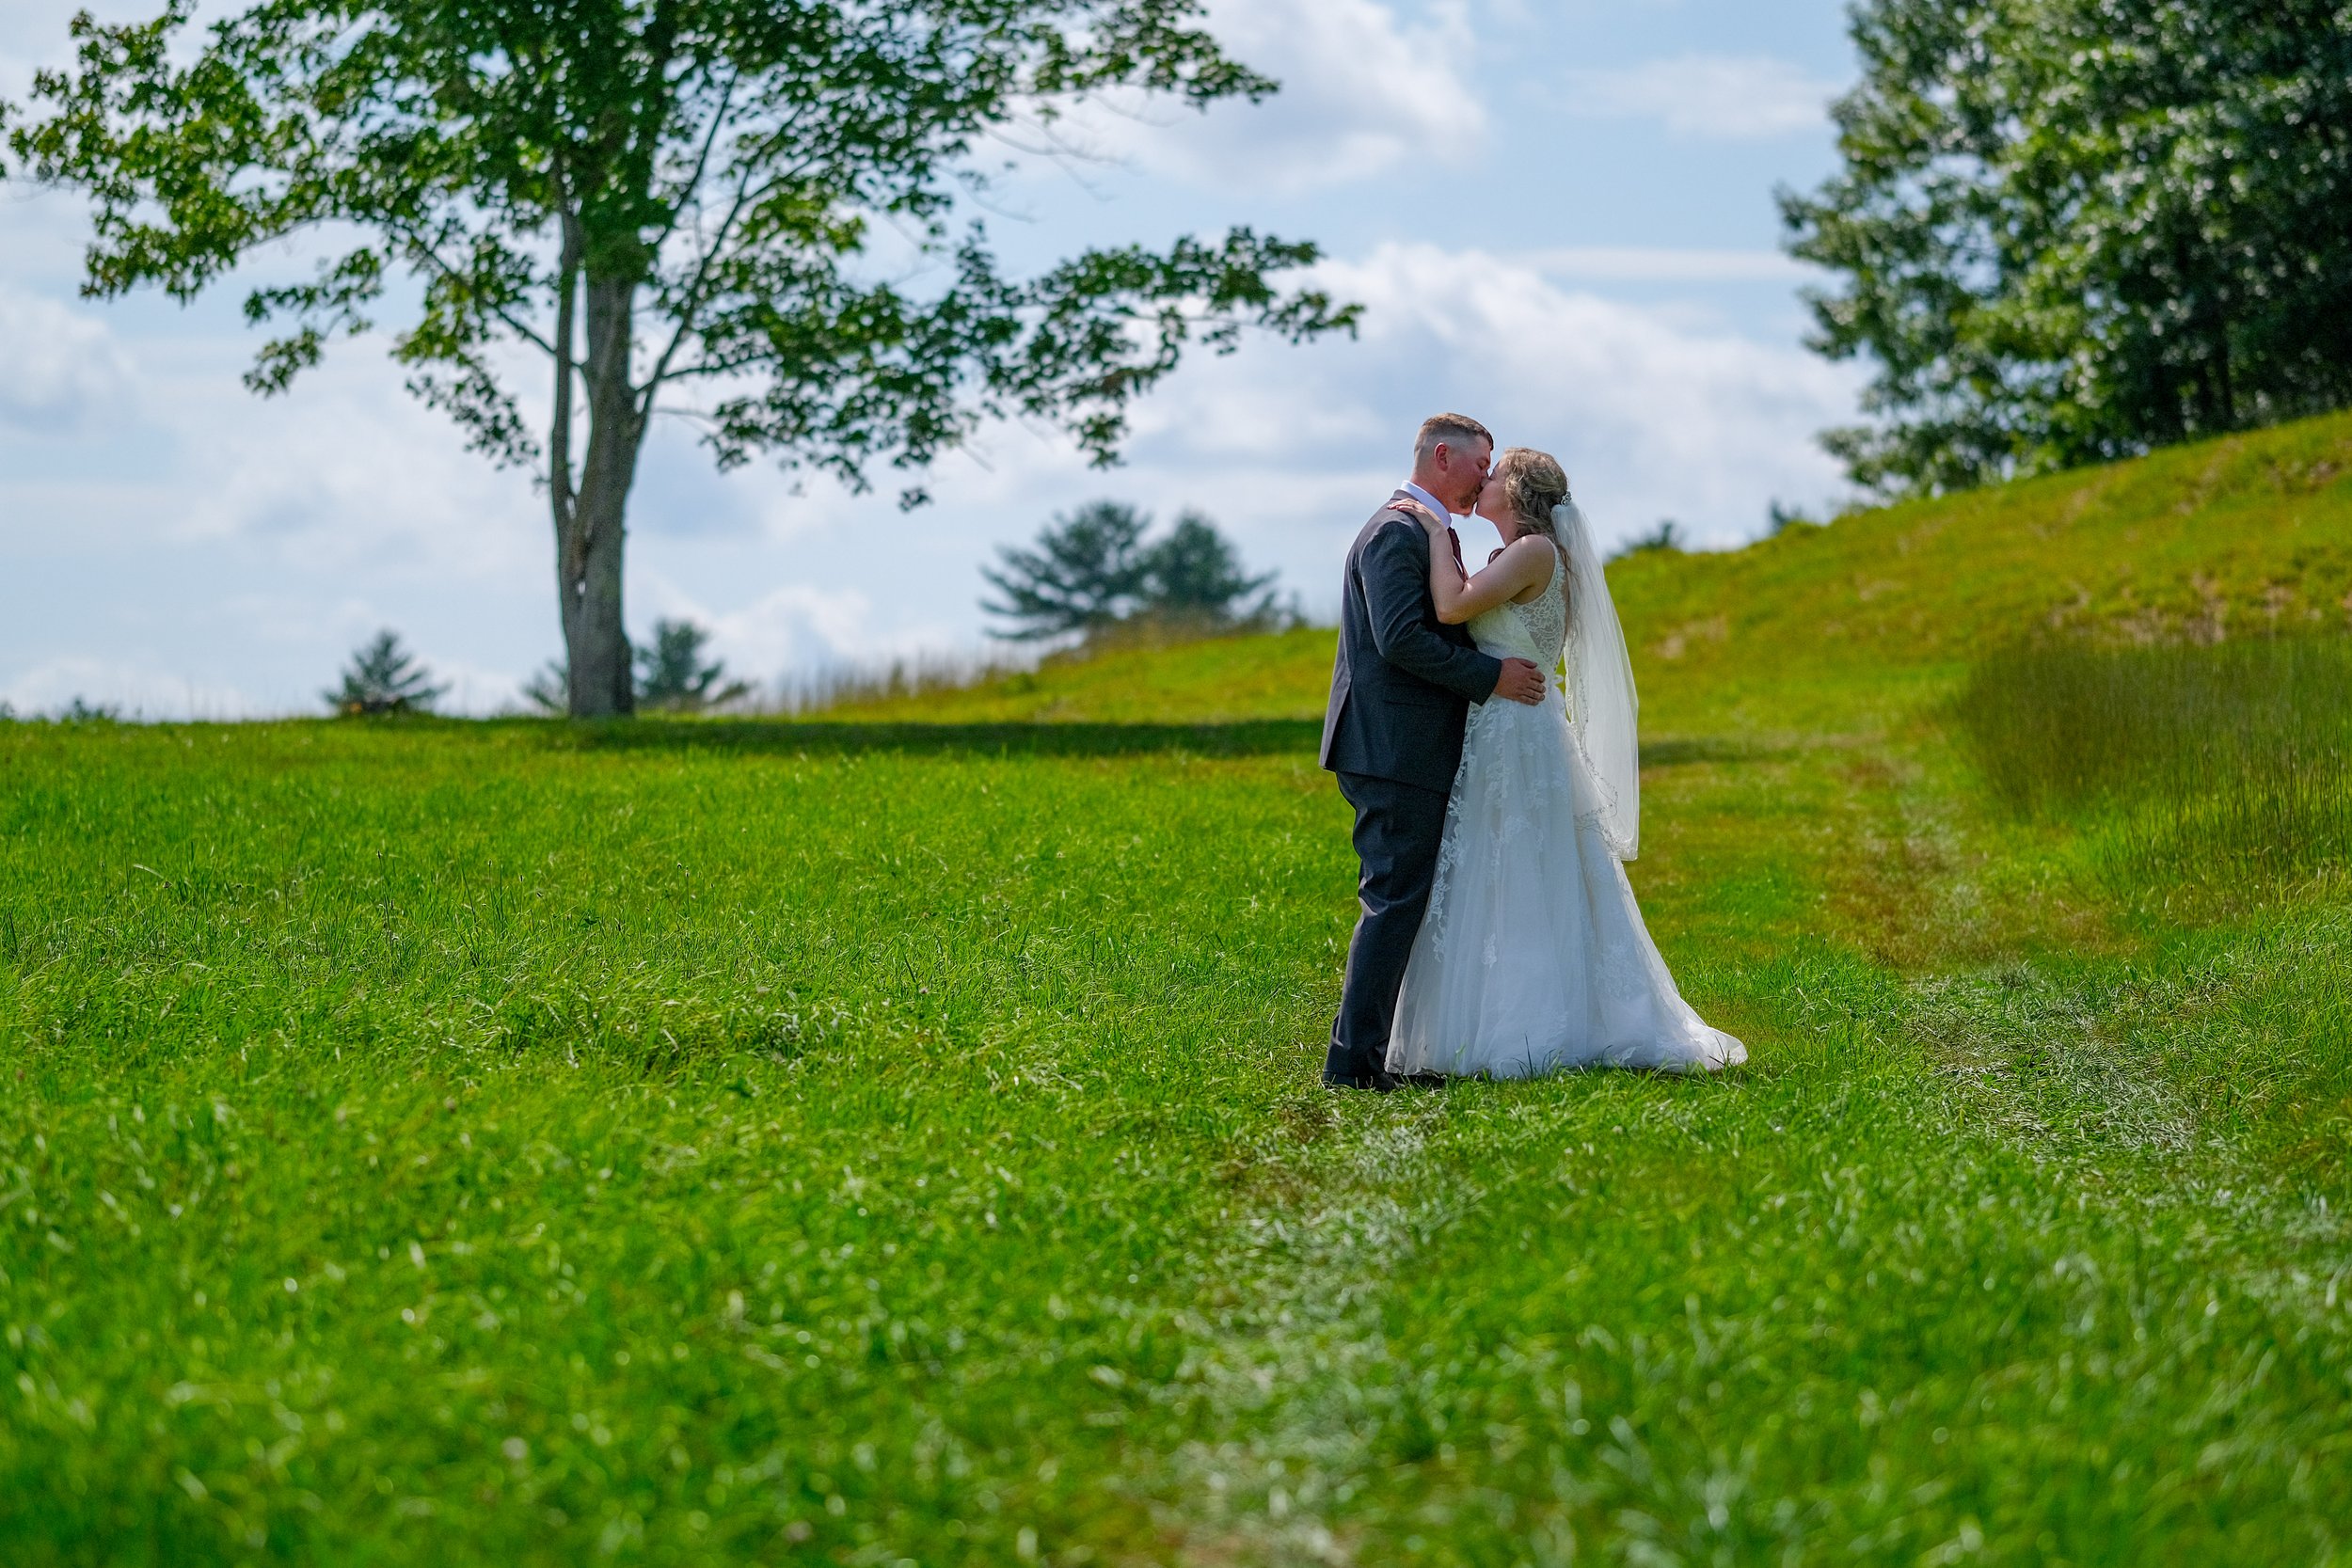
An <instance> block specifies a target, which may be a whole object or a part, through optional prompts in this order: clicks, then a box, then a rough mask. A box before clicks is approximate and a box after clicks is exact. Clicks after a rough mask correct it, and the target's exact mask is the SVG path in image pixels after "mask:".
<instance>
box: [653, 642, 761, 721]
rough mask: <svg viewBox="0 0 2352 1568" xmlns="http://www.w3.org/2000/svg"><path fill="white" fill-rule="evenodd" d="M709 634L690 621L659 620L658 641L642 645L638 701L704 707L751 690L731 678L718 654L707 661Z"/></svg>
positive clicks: (690, 709)
mask: <svg viewBox="0 0 2352 1568" xmlns="http://www.w3.org/2000/svg"><path fill="white" fill-rule="evenodd" d="M709 640H710V634H709V633H708V632H707V631H705V630H704V629H703V628H702V627H700V626H696V625H694V623H693V622H691V621H656V622H655V623H654V624H653V641H652V642H651V643H650V644H648V645H647V646H644V647H642V648H639V649H638V650H637V701H638V702H639V703H640V704H641V705H644V706H646V707H650V708H656V709H659V710H660V711H662V712H665V713H700V712H702V711H703V710H704V709H705V708H711V707H717V706H719V705H722V704H724V703H731V702H733V701H734V700H735V699H736V698H738V697H740V696H743V695H744V694H745V693H747V692H749V691H750V690H751V685H750V683H749V682H747V681H731V680H729V679H727V672H726V666H725V665H724V664H723V663H722V662H721V661H720V660H718V659H715V658H714V659H712V660H711V661H710V662H709V663H707V664H706V663H704V662H703V644H704V643H706V642H707V641H709Z"/></svg>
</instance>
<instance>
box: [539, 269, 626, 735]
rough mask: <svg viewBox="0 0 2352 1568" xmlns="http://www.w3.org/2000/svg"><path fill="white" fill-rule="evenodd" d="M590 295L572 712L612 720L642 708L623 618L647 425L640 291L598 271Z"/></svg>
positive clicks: (562, 580)
mask: <svg viewBox="0 0 2352 1568" xmlns="http://www.w3.org/2000/svg"><path fill="white" fill-rule="evenodd" d="M585 293H586V296H587V298H586V304H587V308H588V309H587V315H588V358H587V362H586V364H585V365H584V366H583V367H582V369H583V371H584V372H585V378H586V381H587V391H588V400H587V401H588V455H587V461H586V462H585V463H583V464H582V465H581V467H580V493H579V495H578V496H577V497H576V498H575V499H574V500H573V503H572V506H571V508H570V518H569V526H568V527H565V526H564V523H563V522H562V521H559V524H558V528H559V531H561V532H562V533H563V534H564V538H563V540H562V542H561V545H560V547H559V549H558V552H557V574H556V576H557V591H558V592H559V593H560V594H562V596H563V610H564V652H565V657H567V658H568V660H569V664H570V675H571V679H570V683H569V684H570V693H569V695H570V704H571V715H572V717H573V718H575V719H609V718H612V717H614V716H616V715H622V714H628V713H633V712H635V711H636V708H637V699H636V690H635V688H634V686H633V685H632V683H631V681H630V673H629V646H628V631H627V629H626V628H625V626H624V625H623V622H622V618H621V564H622V562H621V557H622V546H623V542H624V541H625V539H626V538H627V530H626V528H625V527H624V518H625V516H626V515H627V512H628V490H629V485H630V484H631V483H634V482H635V480H636V477H637V453H638V449H639V446H640V443H641V442H642V440H643V438H644V420H643V419H642V418H641V417H640V415H639V413H638V409H637V396H636V389H635V388H632V387H631V386H630V385H629V379H628V372H629V347H630V343H631V341H632V338H633V333H634V323H633V321H632V319H631V317H632V312H633V309H634V306H635V297H636V293H637V285H636V284H635V283H634V282H633V281H628V280H615V279H611V278H599V277H596V276H594V274H593V273H592V274H591V275H590V277H589V278H588V284H587V289H586V291H585Z"/></svg>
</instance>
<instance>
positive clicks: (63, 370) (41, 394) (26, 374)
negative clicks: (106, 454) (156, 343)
mask: <svg viewBox="0 0 2352 1568" xmlns="http://www.w3.org/2000/svg"><path fill="white" fill-rule="evenodd" d="M0 343H5V344H6V345H8V373H7V374H6V375H4V376H0V426H7V427H9V428H13V429H16V430H20V431H24V432H25V433H27V434H31V435H40V436H48V435H60V434H69V433H72V432H76V431H81V430H85V429H87V428H89V427H90V426H91V425H93V424H95V423H97V422H98V421H100V420H103V419H106V418H112V417H119V415H120V414H121V413H122V411H123V408H124V406H125V404H127V403H128V402H129V400H130V393H131V384H132V383H131V370H130V364H129V362H128V361H127V360H126V359H125V358H124V356H123V354H122V350H121V348H120V347H119V345H118V344H117V343H116V342H115V340H114V335H113V334H112V333H111V332H109V331H107V329H106V325H105V324H104V323H103V322H100V321H94V320H92V319H91V318H90V317H88V316H86V315H83V314H81V313H80V312H79V311H76V310H73V309H70V308H68V307H67V306H64V305H61V304H59V303H57V302H56V300H51V299H42V298H39V297H37V296H34V295H31V294H26V293H20V292H18V291H17V290H14V289H11V288H8V287H6V286H5V285H0Z"/></svg>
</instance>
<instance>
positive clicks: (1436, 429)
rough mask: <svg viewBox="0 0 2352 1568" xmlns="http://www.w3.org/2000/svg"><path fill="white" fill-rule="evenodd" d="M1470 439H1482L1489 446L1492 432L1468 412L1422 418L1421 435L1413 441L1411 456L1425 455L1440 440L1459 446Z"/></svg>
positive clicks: (1432, 449)
mask: <svg viewBox="0 0 2352 1568" xmlns="http://www.w3.org/2000/svg"><path fill="white" fill-rule="evenodd" d="M1472 441H1484V442H1486V445H1487V446H1488V447H1489V448H1491V447H1492V446H1493V445H1494V444H1495V438H1494V433H1493V432H1491V431H1489V430H1488V429H1487V428H1486V426H1485V425H1483V424H1480V423H1479V422H1478V421H1477V420H1473V419H1471V418H1470V416H1469V415H1468V414H1438V415H1435V416H1433V417H1431V418H1429V419H1426V420H1422V422H1421V435H1420V436H1417V437H1415V439H1414V441H1413V456H1414V458H1415V459H1416V460H1418V459H1421V458H1424V457H1427V456H1428V455H1429V454H1430V453H1431V452H1433V451H1437V450H1438V444H1439V443H1440V442H1443V443H1445V444H1447V445H1450V446H1457V447H1459V446H1467V445H1468V444H1470V442H1472Z"/></svg>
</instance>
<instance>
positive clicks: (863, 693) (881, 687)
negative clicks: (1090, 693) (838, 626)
mask: <svg viewBox="0 0 2352 1568" xmlns="http://www.w3.org/2000/svg"><path fill="white" fill-rule="evenodd" d="M1037 665H1038V656H1037V654H1036V652H1035V651H1034V650H1030V649H1013V648H984V649H978V650H976V651H972V652H965V653H919V654H915V655H914V656H913V657H899V658H891V659H873V660H867V661H865V662H843V663H835V664H825V665H819V666H818V667H817V668H816V669H814V670H808V671H803V672H799V673H788V674H786V675H784V676H781V677H780V678H779V679H778V680H777V681H776V683H775V685H774V686H773V687H771V688H770V689H768V690H766V691H764V692H762V693H760V694H759V695H758V696H756V697H755V698H754V699H753V700H752V701H751V702H749V703H748V704H745V705H743V708H742V711H744V712H747V713H752V714H755V715H759V716H763V717H781V718H792V719H798V718H803V717H805V716H808V715H812V714H818V713H825V712H829V711H831V710H833V709H834V708H843V707H865V706H869V705H873V704H876V703H889V702H900V701H907V700H911V699H915V698H922V697H931V696H937V695H940V694H942V693H945V692H949V691H965V690H969V689H972V688H974V687H977V686H985V685H987V684H988V683H989V682H991V681H997V680H1007V679H1019V678H1020V677H1022V676H1025V675H1027V674H1029V673H1032V672H1034V671H1035V670H1036V669H1037Z"/></svg>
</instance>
